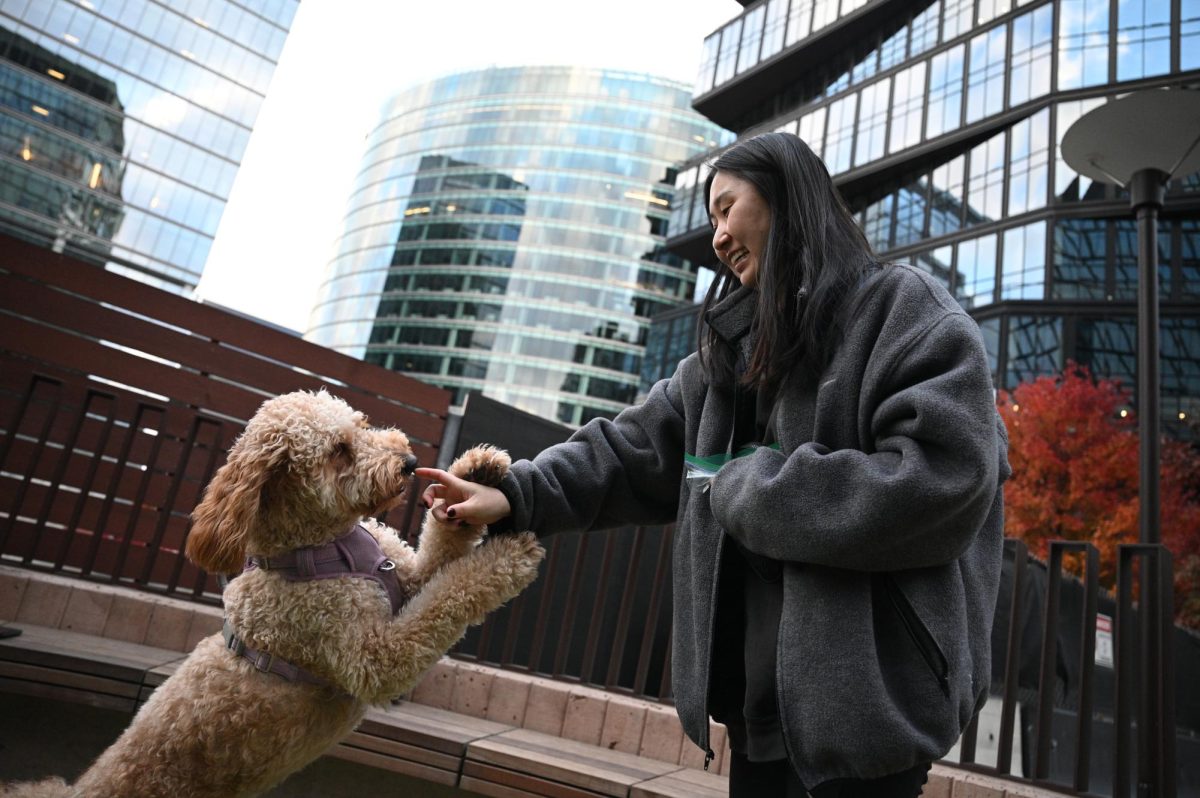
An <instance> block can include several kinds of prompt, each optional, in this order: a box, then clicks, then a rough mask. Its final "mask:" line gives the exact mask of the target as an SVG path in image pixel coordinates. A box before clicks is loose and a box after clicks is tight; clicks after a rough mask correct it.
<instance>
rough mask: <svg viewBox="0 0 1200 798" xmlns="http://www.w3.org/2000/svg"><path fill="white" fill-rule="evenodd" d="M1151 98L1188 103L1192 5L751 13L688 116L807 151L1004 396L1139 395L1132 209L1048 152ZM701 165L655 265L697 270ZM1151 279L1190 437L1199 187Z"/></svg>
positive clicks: (800, 6) (702, 81) (1184, 203)
mask: <svg viewBox="0 0 1200 798" xmlns="http://www.w3.org/2000/svg"><path fill="white" fill-rule="evenodd" d="M1163 86H1171V87H1190V88H1193V89H1195V88H1197V86H1200V0H1033V1H1032V2H1030V1H1028V0H1026V1H1025V2H1020V0H937V2H933V3H930V2H927V1H926V2H920V3H907V4H904V3H895V2H888V1H887V0H841V2H840V5H839V1H838V0H759V2H756V3H751V4H748V5H747V7H746V9H745V11H744V12H743V13H742V14H740V15H739V16H738V17H737V18H736V19H733V20H732V21H730V22H729V23H727V24H726V25H723V26H722V27H721V28H720V29H718V30H717V31H715V32H714V33H713V34H712V35H710V36H709V37H708V38H707V39H706V40H705V44H704V57H703V60H702V63H701V65H700V73H699V78H698V82H697V88H696V94H695V97H694V107H695V108H697V109H698V110H700V111H701V112H703V113H704V114H706V115H707V116H709V117H710V118H711V119H713V120H714V121H716V122H718V123H720V124H722V125H724V126H726V127H730V128H732V129H734V130H736V131H738V134H739V137H748V136H752V135H755V134H757V133H761V132H765V131H768V130H784V131H789V132H793V133H796V134H798V135H799V136H800V137H801V138H803V139H804V140H805V141H806V142H807V143H808V144H809V145H810V146H811V147H812V148H813V149H814V150H815V151H816V152H817V154H818V155H820V156H821V157H822V158H823V159H824V160H825V163H826V164H827V165H828V167H829V170H830V172H831V173H832V174H833V175H834V180H835V182H836V183H837V184H838V185H839V187H840V189H841V191H842V193H843V194H844V195H845V197H846V199H847V201H848V202H849V203H850V204H851V207H852V208H854V209H855V210H856V212H857V213H858V218H859V221H860V222H861V224H862V226H863V229H864V230H865V231H866V233H867V236H868V237H869V239H870V240H871V242H872V244H873V245H874V247H875V248H876V250H877V252H878V253H879V254H880V255H881V257H883V258H885V259H890V260H897V261H908V262H913V263H916V264H918V265H919V266H920V267H921V268H924V269H926V270H927V271H929V272H930V273H932V274H934V275H936V276H937V277H938V278H939V279H940V280H942V281H943V282H944V283H945V285H946V286H947V288H948V289H950V291H951V292H952V293H953V295H954V296H956V297H957V298H958V300H959V302H960V303H961V304H962V305H963V307H964V308H966V309H968V310H969V312H970V313H971V314H972V316H974V318H975V319H976V320H978V322H979V324H980V326H981V328H982V329H983V332H984V337H985V339H986V341H987V345H988V353H989V356H990V357H991V363H992V368H993V371H994V377H995V381H996V384H997V385H998V386H1000V387H1003V388H1011V387H1013V386H1014V385H1016V384H1017V383H1019V382H1021V381H1024V380H1028V379H1030V378H1033V377H1035V376H1038V375H1042V374H1046V373H1049V372H1053V371H1056V370H1059V369H1061V368H1062V367H1063V366H1064V365H1065V364H1066V363H1067V361H1068V360H1074V361H1075V362H1078V363H1083V364H1086V365H1088V366H1089V367H1090V368H1091V369H1092V370H1093V372H1094V373H1097V374H1100V375H1105V376H1113V377H1119V378H1121V380H1122V382H1123V383H1124V384H1125V385H1127V386H1129V387H1130V388H1131V389H1132V388H1134V387H1135V383H1136V374H1135V368H1136V318H1135V315H1136V310H1135V304H1136V295H1137V230H1136V225H1135V222H1134V219H1133V215H1132V212H1131V211H1130V208H1129V200H1128V195H1127V194H1126V193H1125V192H1124V191H1122V190H1119V189H1117V188H1114V187H1107V186H1103V185H1098V184H1095V183H1093V182H1092V181H1090V180H1088V179H1087V178H1085V177H1082V176H1080V175H1078V174H1076V173H1075V172H1074V171H1073V170H1071V168H1070V167H1069V166H1067V164H1066V163H1065V161H1064V160H1063V157H1062V152H1061V147H1060V145H1061V142H1062V138H1063V134H1064V133H1065V132H1066V130H1067V129H1068V128H1069V127H1070V125H1071V123H1072V122H1074V121H1075V120H1076V119H1078V118H1079V117H1080V116H1081V115H1083V114H1084V113H1086V112H1087V111H1088V110H1090V109H1092V108H1095V107H1096V106H1098V105H1099V104H1101V103H1104V102H1106V101H1107V100H1109V99H1110V98H1113V97H1115V96H1118V95H1120V94H1123V93H1126V92H1130V91H1135V90H1141V89H1147V88H1153V87H1163ZM1148 124H1153V122H1152V121H1150V120H1148ZM715 155H716V151H714V152H710V153H708V154H706V155H705V156H702V157H700V158H697V159H694V160H693V161H691V162H689V163H688V164H685V165H684V166H683V167H682V168H681V170H680V172H679V176H678V179H677V184H676V185H677V194H676V201H675V202H674V204H673V205H672V210H671V231H672V237H671V240H670V241H669V242H668V246H669V248H670V249H671V250H672V251H674V252H676V253H677V254H680V255H681V256H684V257H689V258H691V259H693V260H697V261H702V262H704V263H711V262H712V256H711V252H710V248H711V241H710V235H711V231H710V230H709V226H708V220H707V217H706V214H705V213H704V209H703V202H704V201H703V191H702V187H703V183H704V178H705V175H706V171H705V165H704V162H706V161H708V160H711V158H712V157H715ZM1159 258H1160V264H1161V265H1160V270H1159V288H1160V297H1161V317H1162V331H1161V340H1162V344H1161V351H1162V367H1161V375H1162V414H1163V421H1164V425H1167V426H1169V427H1171V429H1172V431H1173V432H1174V433H1176V434H1180V435H1184V436H1194V434H1195V429H1196V427H1195V422H1196V419H1197V417H1200V312H1198V311H1200V178H1198V177H1196V176H1192V177H1190V178H1186V179H1182V180H1176V181H1173V182H1172V183H1171V184H1170V186H1169V190H1168V192H1167V201H1166V207H1165V209H1164V211H1163V213H1162V216H1161V218H1160V235H1159ZM650 360H652V361H653V360H654V359H653V358H651V359H650ZM655 362H656V361H655ZM668 373H669V371H666V370H665V369H664V370H660V371H659V372H657V373H647V374H646V375H644V377H645V381H646V382H649V381H650V380H652V379H654V378H655V377H660V376H663V375H664V374H668Z"/></svg>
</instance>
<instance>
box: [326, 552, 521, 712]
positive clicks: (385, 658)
mask: <svg viewBox="0 0 1200 798" xmlns="http://www.w3.org/2000/svg"><path fill="white" fill-rule="evenodd" d="M544 556H545V551H544V550H543V549H542V547H541V546H540V545H539V544H538V542H537V538H536V537H535V536H534V535H533V534H532V533H530V532H523V533H521V534H519V535H503V536H499V537H496V538H492V539H489V540H488V541H487V542H486V543H484V544H483V545H481V546H479V547H477V548H476V549H474V550H473V551H472V552H470V553H469V554H467V555H466V556H465V557H462V558H460V559H458V560H455V561H453V562H450V563H447V564H446V565H445V566H444V567H443V568H442V569H441V570H440V571H439V572H438V573H437V574H436V575H434V577H433V578H432V579H430V580H429V582H428V583H427V584H426V585H425V587H424V589H422V590H421V592H420V593H418V594H417V595H416V596H414V597H413V599H412V601H410V602H409V603H408V604H407V605H406V606H405V607H404V609H403V610H401V611H400V614H399V615H397V616H396V617H395V618H394V619H392V620H391V621H390V622H382V621H381V622H378V623H375V624H371V625H369V627H366V628H364V629H361V630H359V634H358V635H357V636H358V637H360V638H361V639H358V640H352V641H350V642H351V644H352V645H355V646H356V647H355V648H354V649H353V650H354V651H355V652H356V657H357V658H358V662H357V663H356V664H354V666H353V667H352V668H350V669H348V670H349V673H348V674H347V675H348V677H349V678H350V679H351V683H349V684H346V685H345V687H346V688H347V689H348V690H349V691H350V692H351V693H353V694H354V695H356V696H357V697H359V698H360V699H362V700H363V701H366V702H368V703H372V704H379V703H383V702H385V701H388V700H389V699H391V698H394V697H395V696H398V695H401V694H403V693H406V692H408V691H409V690H411V689H412V687H413V686H414V685H415V684H416V682H417V680H418V679H419V678H420V676H421V674H423V673H424V672H425V671H426V670H428V669H429V668H431V667H433V664H434V663H435V662H437V661H438V659H439V658H440V657H441V656H442V654H444V653H445V652H446V651H447V650H449V649H450V647H451V646H453V645H454V644H455V643H456V642H458V640H459V639H460V638H461V637H462V636H463V634H465V633H466V631H467V627H468V626H470V625H474V624H478V623H482V622H483V619H484V618H485V617H486V616H487V614H488V613H489V612H491V611H493V610H495V609H498V608H499V607H500V606H501V605H502V604H504V603H505V602H506V601H508V600H509V599H511V598H513V597H515V596H516V595H517V594H519V593H520V592H521V591H522V590H524V589H525V588H526V587H527V586H528V585H529V584H530V583H531V582H533V580H534V579H536V578H537V572H538V563H540V562H541V560H542V557H544ZM352 634H353V631H352Z"/></svg>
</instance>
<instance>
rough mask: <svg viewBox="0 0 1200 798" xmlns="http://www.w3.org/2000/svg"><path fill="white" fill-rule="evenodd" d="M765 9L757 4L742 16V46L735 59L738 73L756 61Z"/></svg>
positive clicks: (760, 43)
mask: <svg viewBox="0 0 1200 798" xmlns="http://www.w3.org/2000/svg"><path fill="white" fill-rule="evenodd" d="M765 11H766V8H765V7H764V6H762V5H759V6H757V7H756V8H754V9H753V10H751V11H749V12H748V13H747V14H746V15H745V16H744V17H743V18H742V46H741V48H740V49H739V51H738V60H737V71H738V73H739V74H740V73H742V72H745V71H746V70H747V69H749V68H750V67H752V66H754V65H755V64H757V63H758V49H759V47H760V46H761V45H762V32H763V16H764V12H765Z"/></svg>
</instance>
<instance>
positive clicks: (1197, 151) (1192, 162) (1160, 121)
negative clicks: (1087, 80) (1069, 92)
mask: <svg viewBox="0 0 1200 798" xmlns="http://www.w3.org/2000/svg"><path fill="white" fill-rule="evenodd" d="M1189 150H1190V152H1189ZM1062 154H1063V158H1065V159H1066V161H1067V165H1068V166H1070V167H1071V168H1072V169H1074V170H1075V171H1076V172H1078V173H1079V174H1081V175H1084V176H1085V177H1090V178H1091V179H1093V180H1096V181H1098V182H1101V183H1112V182H1114V181H1119V182H1120V183H1121V184H1122V185H1125V184H1127V183H1129V180H1130V178H1131V177H1133V174H1134V172H1139V171H1141V170H1142V169H1158V170H1159V171H1162V172H1167V173H1168V174H1170V175H1171V176H1172V177H1177V178H1178V177H1185V176H1187V175H1189V174H1191V173H1192V172H1195V171H1196V170H1197V169H1200V91H1190V90H1188V89H1178V88H1173V89H1150V90H1148V91H1140V92H1136V93H1134V94H1129V95H1126V96H1125V97H1122V98H1121V99H1119V100H1113V101H1112V102H1107V103H1105V104H1104V105H1101V106H1100V107H1098V108H1095V109H1093V110H1091V111H1089V112H1088V113H1086V114H1084V115H1083V116H1081V117H1080V118H1079V119H1078V121H1076V122H1075V124H1073V125H1071V127H1070V129H1069V130H1067V132H1066V134H1065V135H1064V136H1063V139H1062ZM1180 158H1183V161H1182V162H1180Z"/></svg>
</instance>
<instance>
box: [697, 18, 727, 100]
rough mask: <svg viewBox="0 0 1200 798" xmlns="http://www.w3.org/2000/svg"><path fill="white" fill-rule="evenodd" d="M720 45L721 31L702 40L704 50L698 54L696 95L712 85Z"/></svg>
mask: <svg viewBox="0 0 1200 798" xmlns="http://www.w3.org/2000/svg"><path fill="white" fill-rule="evenodd" d="M720 47H721V31H717V32H716V33H714V34H712V35H711V36H709V37H708V38H707V39H705V40H704V50H703V51H702V52H701V54H700V71H699V73H698V74H697V75H696V95H697V96H699V95H701V94H704V93H705V92H707V91H708V90H709V89H711V88H712V87H713V79H714V78H715V77H716V74H717V55H718V53H719V52H720Z"/></svg>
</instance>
